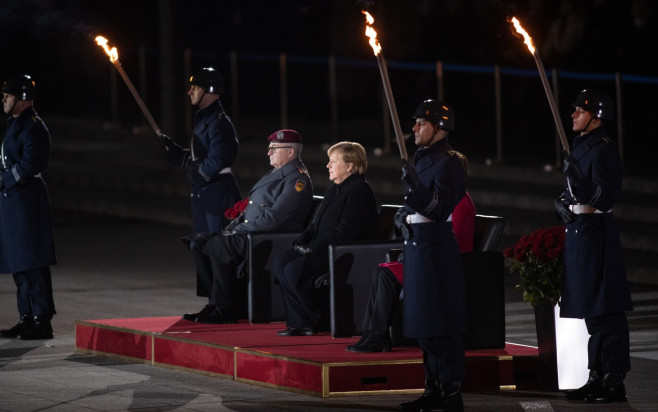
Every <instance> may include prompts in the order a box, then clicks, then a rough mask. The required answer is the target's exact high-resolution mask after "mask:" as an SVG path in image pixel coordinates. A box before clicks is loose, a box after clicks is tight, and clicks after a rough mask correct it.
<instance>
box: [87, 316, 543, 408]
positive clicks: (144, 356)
mask: <svg viewBox="0 0 658 412" xmlns="http://www.w3.org/2000/svg"><path fill="white" fill-rule="evenodd" d="M283 328H284V324H283V323H271V324H250V323H247V322H241V323H238V324H235V325H206V324H199V323H194V322H189V321H186V320H183V319H181V318H180V317H178V316H177V317H163V318H137V319H104V320H87V321H78V322H76V332H75V335H76V343H75V346H76V350H77V351H78V352H83V353H90V354H95V355H101V356H111V357H119V358H123V359H128V360H132V361H140V362H145V363H151V364H153V365H157V366H164V367H169V368H174V369H181V370H185V371H189V372H198V373H205V374H211V375H215V376H219V377H223V378H228V379H233V380H235V381H238V382H244V383H249V384H253V385H261V386H267V387H271V388H276V389H281V390H287V391H293V392H300V393H305V394H308V395H313V396H320V397H330V396H346V395H354V394H366V393H372V394H377V393H383V392H386V393H390V392H391V391H398V392H400V393H413V392H422V389H423V386H424V372H423V361H422V354H421V351H420V349H418V348H417V347H394V348H393V351H392V352H389V353H366V354H357V353H353V352H347V351H346V350H345V346H346V345H348V344H350V343H354V342H355V341H356V340H357V338H332V337H331V336H329V333H328V332H325V333H319V334H317V335H314V336H303V337H282V336H278V335H277V334H276V332H277V331H278V330H281V329H283ZM466 356H467V358H466V368H467V379H466V381H464V386H463V388H464V390H465V391H474V390H478V391H483V390H505V389H516V388H530V387H536V386H537V385H538V381H539V376H538V371H539V358H538V352H537V348H534V347H528V346H522V345H516V344H511V343H508V344H506V346H505V348H504V349H487V350H476V351H468V352H467V353H466Z"/></svg>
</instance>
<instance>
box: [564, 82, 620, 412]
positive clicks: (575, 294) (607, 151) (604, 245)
mask: <svg viewBox="0 0 658 412" xmlns="http://www.w3.org/2000/svg"><path fill="white" fill-rule="evenodd" d="M573 107H574V111H573V113H572V115H571V118H572V120H573V131H574V132H576V133H578V135H577V136H576V138H575V139H574V143H573V148H572V150H571V154H569V153H567V152H566V151H565V152H564V174H565V175H566V177H567V183H568V186H569V187H568V188H567V189H565V191H564V192H563V193H562V195H560V197H559V198H558V199H556V201H555V208H556V211H557V214H558V216H559V217H560V218H561V219H562V221H563V222H564V223H565V224H566V225H567V227H566V236H565V240H564V281H563V285H562V293H561V298H560V316H561V317H563V318H580V319H582V318H584V319H585V325H586V326H587V331H588V332H589V334H590V338H589V343H588V345H587V346H588V368H589V370H590V374H589V379H588V381H587V383H586V384H585V385H584V386H583V387H581V388H578V389H575V390H572V391H568V392H565V394H564V395H565V397H566V398H567V399H570V400H586V401H588V402H595V403H609V402H625V401H626V388H625V387H624V377H625V376H626V372H628V371H629V370H630V368H631V364H630V346H629V345H630V344H629V332H628V321H627V319H626V313H625V312H626V311H630V310H633V304H632V302H631V295H630V292H629V290H628V284H627V283H626V271H625V269H624V263H623V261H622V250H621V242H620V239H619V229H618V228H617V223H616V222H615V218H614V216H613V215H612V207H613V205H614V203H615V201H616V200H617V197H618V196H619V193H620V191H621V181H622V164H621V159H620V156H619V151H618V150H617V146H616V145H615V144H614V143H613V142H612V141H611V140H610V139H608V137H607V136H606V133H605V130H604V128H603V125H604V124H605V123H607V122H610V121H612V120H614V106H613V103H612V98H611V97H610V96H609V95H608V94H606V93H603V92H601V91H598V90H590V89H586V90H583V91H582V92H580V94H578V97H577V98H576V101H575V102H574V103H573Z"/></svg>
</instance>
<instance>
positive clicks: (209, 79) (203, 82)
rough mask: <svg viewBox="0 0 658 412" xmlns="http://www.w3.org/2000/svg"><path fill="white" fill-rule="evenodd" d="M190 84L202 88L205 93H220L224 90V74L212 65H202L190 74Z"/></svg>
mask: <svg viewBox="0 0 658 412" xmlns="http://www.w3.org/2000/svg"><path fill="white" fill-rule="evenodd" d="M189 83H190V86H198V87H201V88H203V89H204V90H205V91H206V93H212V94H220V93H223V92H224V76H222V74H221V73H220V72H218V71H217V70H215V69H213V68H212V67H204V68H202V69H201V70H199V71H198V72H196V73H193V74H192V76H190V81H189Z"/></svg>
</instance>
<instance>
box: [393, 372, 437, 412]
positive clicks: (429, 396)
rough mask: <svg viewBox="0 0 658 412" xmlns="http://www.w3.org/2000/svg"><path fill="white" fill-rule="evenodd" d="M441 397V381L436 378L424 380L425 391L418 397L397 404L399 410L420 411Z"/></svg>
mask: <svg viewBox="0 0 658 412" xmlns="http://www.w3.org/2000/svg"><path fill="white" fill-rule="evenodd" d="M440 399H441V383H440V382H439V381H437V380H433V379H426V380H425V392H423V394H422V395H421V397H420V398H418V399H416V400H415V401H411V402H404V403H401V404H400V406H398V410H399V411H403V412H420V411H422V410H423V409H424V408H427V407H429V406H430V405H433V404H434V403H435V402H438V401H439V400H440Z"/></svg>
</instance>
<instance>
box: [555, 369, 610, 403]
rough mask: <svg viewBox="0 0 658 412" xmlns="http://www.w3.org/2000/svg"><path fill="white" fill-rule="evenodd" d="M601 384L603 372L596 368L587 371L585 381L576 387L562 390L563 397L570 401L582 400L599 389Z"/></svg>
mask: <svg viewBox="0 0 658 412" xmlns="http://www.w3.org/2000/svg"><path fill="white" fill-rule="evenodd" d="M602 386H603V374H602V373H601V372H599V371H596V370H591V371H590V372H589V379H587V383H585V385H583V386H581V387H580V388H578V389H573V390H570V391H566V392H564V397H565V398H566V399H567V400H570V401H584V400H585V399H587V397H588V396H589V395H591V394H592V393H594V392H598V391H600V390H601V388H602Z"/></svg>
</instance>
